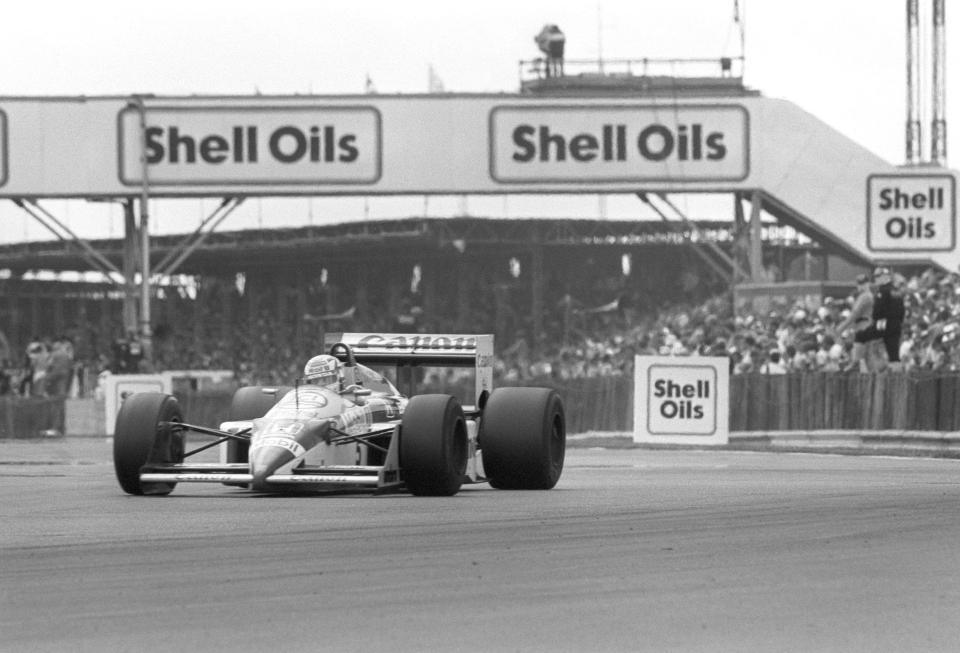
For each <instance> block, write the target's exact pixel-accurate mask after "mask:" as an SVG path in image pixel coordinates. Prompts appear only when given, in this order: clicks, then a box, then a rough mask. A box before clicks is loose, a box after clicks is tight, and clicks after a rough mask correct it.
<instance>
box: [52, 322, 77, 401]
mask: <svg viewBox="0 0 960 653" xmlns="http://www.w3.org/2000/svg"><path fill="white" fill-rule="evenodd" d="M72 349H73V346H72V344H71V343H70V341H69V340H68V339H67V338H65V337H63V336H61V337H59V338H57V339H56V340H54V341H53V347H52V349H51V351H50V364H49V366H48V368H47V380H46V389H47V395H48V396H50V397H58V398H60V397H66V396H67V394H68V393H69V391H70V381H71V380H72V376H73V353H72Z"/></svg>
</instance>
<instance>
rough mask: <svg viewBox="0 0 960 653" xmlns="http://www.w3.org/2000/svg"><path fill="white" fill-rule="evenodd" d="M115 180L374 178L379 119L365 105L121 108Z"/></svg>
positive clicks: (322, 181)
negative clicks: (143, 153) (144, 169)
mask: <svg viewBox="0 0 960 653" xmlns="http://www.w3.org/2000/svg"><path fill="white" fill-rule="evenodd" d="M118 129H119V142H120V155H119V168H120V171H119V174H120V180H121V181H122V182H123V183H124V184H127V185H131V186H139V185H141V184H142V183H143V162H142V157H141V153H142V152H144V151H145V152H146V163H147V180H148V183H149V185H150V186H164V185H177V186H182V185H188V186H189V185H229V186H232V185H253V186H260V185H270V186H285V185H298V184H300V185H302V184H373V183H376V182H377V181H378V180H379V179H380V175H381V159H382V157H381V120H380V113H379V111H377V109H375V108H373V107H368V106H298V107H257V108H249V107H247V108H244V109H242V110H241V109H239V108H236V107H209V108H202V107H201V108H196V107H192V108H181V107H167V108H164V107H148V108H147V109H145V110H144V111H143V115H141V111H140V109H138V108H137V107H135V106H131V107H128V108H126V109H124V110H123V111H121V112H120V115H119V119H118Z"/></svg>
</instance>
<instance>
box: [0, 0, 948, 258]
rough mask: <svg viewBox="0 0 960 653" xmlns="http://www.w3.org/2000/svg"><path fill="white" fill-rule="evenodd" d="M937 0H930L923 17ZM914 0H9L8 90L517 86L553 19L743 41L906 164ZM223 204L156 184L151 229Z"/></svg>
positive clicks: (595, 207) (381, 210)
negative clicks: (522, 66) (174, 195)
mask: <svg viewBox="0 0 960 653" xmlns="http://www.w3.org/2000/svg"><path fill="white" fill-rule="evenodd" d="M735 4H736V5H738V7H739V15H740V17H741V23H740V25H738V24H736V23H735V22H734V20H733V18H734V7H735ZM947 4H948V5H949V4H950V3H947ZM931 5H932V0H920V10H921V30H922V31H923V32H924V33H925V32H927V31H928V30H929V28H928V24H929V22H930V21H929V14H930V7H931ZM948 9H949V7H948ZM905 15H906V10H905V2H904V1H903V0H805V1H804V2H797V1H796V0H740V1H739V3H735V2H734V1H733V0H670V1H669V2H667V1H665V0H599V1H596V0H587V1H573V0H553V1H543V0H512V1H508V0H484V1H482V2H474V1H464V0H442V1H441V0H407V1H406V2H386V1H383V2H378V1H374V0H351V1H350V2H343V1H342V0H337V1H335V2H334V1H323V0H314V1H309V2H308V1H301V0H270V1H269V2H266V1H263V2H261V1H257V2H254V1H250V0H233V1H221V0H193V1H185V0H165V2H162V3H131V2H115V1H113V0H86V1H85V2H75V1H74V2H62V1H59V0H56V1H53V0H34V1H31V2H25V1H23V0H17V1H15V2H10V3H7V5H6V6H5V7H4V12H3V23H4V36H3V38H2V39H0V96H10V95H30V96H44V95H112V94H131V93H153V94H157V95H182V94H199V95H217V94H240V95H243V94H253V93H257V92H259V93H264V94H293V93H301V94H304V93H317V94H348V93H363V92H364V91H365V85H366V80H367V79H368V78H369V79H370V80H371V81H372V83H373V85H374V86H375V88H376V91H377V92H378V93H424V92H426V91H427V90H428V79H429V78H428V71H429V69H430V68H431V67H432V68H433V70H434V71H435V74H436V75H437V76H438V77H439V79H440V80H442V83H443V85H444V87H445V90H447V91H452V92H515V91H517V90H518V88H519V79H520V77H519V65H518V62H519V61H520V60H522V59H532V58H535V57H537V56H539V51H538V50H537V48H536V46H535V44H534V41H533V36H534V35H535V34H536V33H537V32H538V31H539V30H540V28H541V27H542V26H543V25H544V24H545V23H555V24H557V25H559V26H560V28H561V29H562V30H563V31H564V33H565V34H566V38H567V41H566V56H567V58H568V59H598V58H603V59H605V60H613V59H641V58H644V57H650V58H672V57H676V58H700V57H703V58H719V57H721V56H732V57H737V56H740V55H741V54H743V56H744V57H745V64H744V80H745V83H746V85H747V86H749V87H751V88H754V89H756V90H758V91H760V92H761V93H762V94H763V95H765V96H767V97H775V98H782V99H786V100H790V101H792V102H793V103H795V104H797V105H799V106H800V107H801V108H803V109H805V110H806V111H808V112H810V113H812V114H813V115H815V116H817V117H818V118H820V119H821V120H823V121H824V122H826V123H828V124H829V125H831V126H833V127H835V128H836V129H838V130H839V131H841V132H843V133H845V134H846V135H848V136H849V137H850V138H852V139H853V140H854V141H856V142H858V143H860V144H862V145H864V146H865V147H867V148H868V149H869V150H871V151H873V152H875V153H876V154H878V155H879V156H881V157H882V158H884V159H886V160H887V161H889V162H891V163H895V164H899V163H902V162H903V160H904V140H905V138H904V121H905V116H906V89H905V71H906V37H905V34H906V18H905ZM957 20H960V17H955V16H952V15H951V14H950V12H949V11H947V15H946V21H947V48H946V49H947V67H946V70H947V80H948V84H947V92H948V97H947V103H946V107H947V122H948V125H949V127H948V146H947V153H948V162H950V161H951V160H950V155H951V153H952V154H953V155H955V156H956V157H960V149H958V148H960V137H958V136H957V134H958V130H960V111H958V110H957V108H956V106H955V105H954V104H953V103H952V102H951V99H950V98H951V91H955V89H954V88H951V87H950V79H951V77H950V73H951V71H956V70H960V61H958V58H960V57H958V53H960V47H951V43H950V34H951V33H952V32H956V29H955V28H954V29H951V27H954V26H955V25H956V24H957V23H956V21H957ZM951 21H953V22H951ZM741 26H742V27H743V41H742V43H743V49H742V50H741V35H740V27H741ZM925 36H926V35H925ZM928 42H929V38H928ZM953 79H960V78H958V77H956V76H954V78H953ZM926 95H929V93H925V96H926ZM928 120H929V118H927V121H928ZM924 129H925V132H924V134H925V138H928V136H927V134H928V133H929V131H928V126H927V125H924ZM950 129H952V130H953V131H952V132H951V131H950ZM953 167H956V166H953ZM216 204H217V202H216V201H214V200H207V201H204V202H198V201H194V200H189V201H188V200H168V201H166V202H162V201H158V203H157V205H156V206H154V207H153V208H152V214H153V217H154V222H153V224H152V230H153V231H154V233H185V232H189V231H192V230H193V229H194V228H196V227H197V225H198V224H199V222H200V220H201V219H202V218H203V217H205V216H206V215H209V214H210V213H211V212H212V211H213V210H214V208H215V207H216ZM637 204H638V202H637V200H636V198H633V197H612V198H607V199H606V200H601V199H600V198H597V197H596V196H592V197H586V196H585V197H564V198H559V199H557V200H556V201H555V202H554V203H550V204H546V206H547V207H548V210H549V211H551V212H553V213H555V214H557V215H561V214H563V215H572V214H577V215H581V214H583V215H588V216H589V215H595V216H607V217H613V218H616V217H621V216H622V217H626V216H633V215H635V214H637V212H638V211H640V210H641V208H639V207H638V206H637ZM544 205H545V204H544V202H543V201H541V200H540V199H535V198H524V197H510V198H480V197H476V198H475V197H470V198H431V199H430V200H428V201H425V200H424V198H422V197H420V198H402V199H397V198H370V199H365V198H349V199H342V198H341V199H337V200H330V199H326V200H325V199H306V198H297V199H290V200H262V201H261V200H257V201H250V202H247V204H246V205H245V206H244V207H243V208H242V209H240V210H239V211H237V213H236V214H234V215H231V217H230V218H228V219H227V221H225V222H224V223H223V225H222V226H221V229H222V230H229V229H242V228H259V227H273V226H277V227H280V226H296V225H302V224H308V223H309V224H319V223H321V222H322V221H323V220H326V219H328V218H329V217H330V216H334V215H336V216H342V217H345V218H350V219H363V218H365V217H370V218H380V217H401V216H407V215H425V214H426V215H431V216H442V215H451V214H464V213H467V214H471V215H485V214H494V213H498V212H499V213H502V214H504V215H511V216H516V215H523V214H525V213H527V212H530V211H532V210H534V207H542V206H544ZM44 206H45V207H46V208H47V209H48V210H50V211H51V212H52V213H54V215H56V216H57V217H58V218H60V219H62V220H63V221H64V222H65V223H66V224H67V225H68V226H69V227H70V228H71V229H72V230H73V231H75V232H76V233H77V234H78V235H80V236H82V237H86V238H95V237H120V236H121V235H122V217H121V216H120V214H119V210H118V209H116V208H115V207H111V206H90V205H87V204H86V203H82V202H68V201H63V200H58V201H48V202H45V203H44ZM683 207H685V208H686V209H687V210H689V211H691V213H693V215H692V217H713V216H707V215H696V213H697V212H699V211H703V210H709V209H702V208H699V207H696V206H694V205H692V204H683ZM723 217H726V216H723ZM0 224H3V226H4V228H3V229H0V241H2V242H11V241H19V240H37V239H46V238H50V237H52V236H51V234H49V233H48V232H46V231H45V230H44V229H43V228H42V227H41V226H39V225H38V224H37V223H36V222H35V221H34V220H33V219H32V218H30V217H29V216H26V215H25V214H24V213H23V212H21V211H20V210H19V209H16V207H13V206H12V204H11V203H10V202H8V201H3V202H2V203H0Z"/></svg>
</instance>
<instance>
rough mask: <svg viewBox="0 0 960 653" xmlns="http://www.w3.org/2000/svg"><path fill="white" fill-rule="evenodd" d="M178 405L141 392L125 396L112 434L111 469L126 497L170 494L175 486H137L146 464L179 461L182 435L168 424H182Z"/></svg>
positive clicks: (168, 398)
mask: <svg viewBox="0 0 960 653" xmlns="http://www.w3.org/2000/svg"><path fill="white" fill-rule="evenodd" d="M182 421H183V413H182V412H181V410H180V403H179V402H178V401H177V399H176V397H174V396H172V395H167V394H162V393H158V392H142V393H137V394H134V395H131V396H129V397H127V398H126V399H125V400H124V402H123V405H122V406H121V407H120V412H119V413H118V414H117V423H116V427H115V428H114V432H113V468H114V471H115V472H116V474H117V480H118V481H119V482H120V487H121V488H123V491H124V492H126V493H127V494H136V495H165V494H170V492H172V491H173V488H174V487H176V485H177V484H176V483H141V482H140V470H141V469H142V468H143V466H144V465H147V464H149V463H154V464H164V463H181V462H183V445H184V435H183V432H182V431H181V430H180V429H178V428H176V427H175V426H171V425H170V423H173V422H182Z"/></svg>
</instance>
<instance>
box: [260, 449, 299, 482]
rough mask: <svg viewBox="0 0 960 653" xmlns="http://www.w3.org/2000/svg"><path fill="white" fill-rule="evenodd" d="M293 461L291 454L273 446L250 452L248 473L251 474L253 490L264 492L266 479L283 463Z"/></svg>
mask: <svg viewBox="0 0 960 653" xmlns="http://www.w3.org/2000/svg"><path fill="white" fill-rule="evenodd" d="M291 460H293V454H292V453H290V452H289V451H287V450H286V449H282V448H280V447H275V446H264V447H260V448H258V449H256V450H254V451H251V452H250V473H251V474H253V489H254V490H266V489H267V487H268V486H269V484H268V483H267V477H269V476H270V475H271V474H273V473H274V472H275V471H277V469H278V468H279V467H280V466H281V465H283V464H284V463H288V462H290V461H291Z"/></svg>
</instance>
